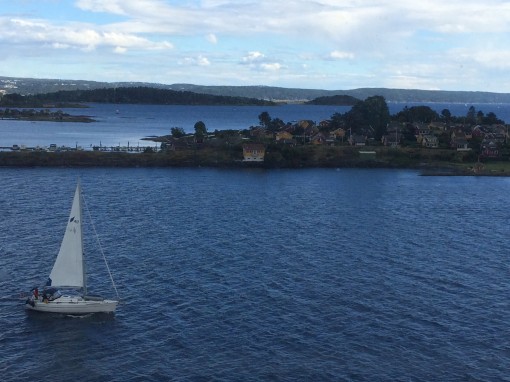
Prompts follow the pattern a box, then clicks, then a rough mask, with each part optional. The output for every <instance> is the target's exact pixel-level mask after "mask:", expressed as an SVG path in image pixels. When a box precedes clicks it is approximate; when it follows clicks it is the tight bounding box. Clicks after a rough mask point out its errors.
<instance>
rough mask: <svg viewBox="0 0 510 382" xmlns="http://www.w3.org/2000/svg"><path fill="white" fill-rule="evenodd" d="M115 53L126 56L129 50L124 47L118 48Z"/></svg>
mask: <svg viewBox="0 0 510 382" xmlns="http://www.w3.org/2000/svg"><path fill="white" fill-rule="evenodd" d="M113 51H114V52H115V53H118V54H124V53H126V52H127V49H126V48H125V47H123V46H116V47H115V49H114V50H113Z"/></svg>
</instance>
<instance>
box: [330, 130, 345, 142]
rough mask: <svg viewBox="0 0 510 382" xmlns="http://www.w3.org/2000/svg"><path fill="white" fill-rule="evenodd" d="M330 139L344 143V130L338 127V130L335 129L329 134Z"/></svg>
mask: <svg viewBox="0 0 510 382" xmlns="http://www.w3.org/2000/svg"><path fill="white" fill-rule="evenodd" d="M329 135H330V138H332V139H334V140H341V141H342V142H343V141H344V138H345V130H344V129H342V128H341V127H339V128H338V129H335V130H333V131H331V132H330V133H329Z"/></svg>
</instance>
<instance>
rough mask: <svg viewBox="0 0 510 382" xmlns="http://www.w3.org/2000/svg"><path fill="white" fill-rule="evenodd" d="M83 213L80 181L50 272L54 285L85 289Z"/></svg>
mask: <svg viewBox="0 0 510 382" xmlns="http://www.w3.org/2000/svg"><path fill="white" fill-rule="evenodd" d="M81 215H82V209H81V187H80V183H78V185H77V186H76V191H75V193H74V199H73V205H72V207H71V213H70V214H69V220H68V221H67V227H66V231H65V234H64V238H63V240H62V244H61V245H60V250H59V252H58V255H57V259H56V260H55V264H54V265H53V269H52V270H51V273H50V279H51V285H53V286H58V287H73V288H84V289H85V273H84V271H85V270H84V262H83V240H82V224H81V218H82V216H81Z"/></svg>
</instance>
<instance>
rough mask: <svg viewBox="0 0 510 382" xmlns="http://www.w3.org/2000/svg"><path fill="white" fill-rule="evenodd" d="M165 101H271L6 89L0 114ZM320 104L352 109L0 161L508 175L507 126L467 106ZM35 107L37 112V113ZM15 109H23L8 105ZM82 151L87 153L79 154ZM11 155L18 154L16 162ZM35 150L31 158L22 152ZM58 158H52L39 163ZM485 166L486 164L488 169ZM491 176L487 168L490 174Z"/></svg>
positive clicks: (135, 90)
mask: <svg viewBox="0 0 510 382" xmlns="http://www.w3.org/2000/svg"><path fill="white" fill-rule="evenodd" d="M112 97H116V100H117V101H118V102H125V103H163V101H165V102H166V103H167V104H168V103H172V102H175V100H179V102H182V100H183V99H185V100H186V102H190V103H191V104H202V103H204V104H214V105H224V104H242V105H245V104H252V103H253V104H257V105H259V106H260V105H264V104H266V105H267V106H271V105H272V101H271V102H270V101H267V100H266V101H263V102H262V103H260V100H256V99H252V98H243V97H231V96H214V97H213V96H211V95H204V94H194V93H191V92H188V91H185V92H182V91H181V92H179V91H173V90H168V89H159V88H158V89H153V88H150V87H125V88H122V89H120V88H117V89H111V88H110V89H92V90H86V91H81V90H80V91H59V92H57V93H39V94H32V95H21V94H18V93H8V94H4V96H3V97H2V98H1V99H0V106H3V107H4V109H3V110H2V109H0V115H3V118H21V119H29V118H33V119H36V120H37V119H38V120H53V121H55V120H64V119H66V120H68V121H73V120H75V121H76V122H85V121H86V122H92V120H90V121H89V120H86V118H87V117H86V116H70V115H68V114H66V113H63V112H62V111H61V110H58V111H49V109H44V106H45V105H46V106H48V105H54V104H56V103H58V104H59V105H63V106H64V107H65V104H66V103H72V104H73V105H76V103H77V102H112ZM307 102H310V103H320V104H328V102H330V103H331V104H338V103H339V102H340V103H343V104H344V105H347V104H348V105H349V106H352V107H351V109H350V110H349V111H347V112H346V113H335V114H334V115H332V116H331V117H330V118H329V119H326V120H323V121H312V120H301V121H297V122H286V121H282V120H280V119H279V118H273V117H271V115H270V111H271V110H270V109H268V110H269V111H265V112H262V113H261V114H260V115H259V124H258V125H256V126H249V127H246V128H244V129H239V130H215V131H213V132H211V131H208V130H207V126H206V125H205V124H204V123H203V122H202V121H197V122H196V124H195V126H194V130H195V131H194V133H191V134H186V133H185V132H184V131H183V129H182V128H179V127H174V128H171V129H170V131H169V134H168V135H165V136H162V137H148V138H146V141H153V142H152V143H149V142H148V144H147V145H146V146H143V147H141V146H136V147H103V146H101V145H99V146H94V147H91V148H87V150H83V149H82V148H80V147H74V148H72V147H56V145H51V146H50V147H36V148H29V147H24V146H18V145H14V146H13V147H10V148H3V149H4V152H2V153H0V154H1V156H0V165H13V164H14V165H16V163H17V164H18V165H38V162H37V161H38V160H41V158H44V160H43V161H42V163H45V164H46V165H76V161H75V160H74V159H73V157H72V155H70V154H72V152H82V153H81V154H80V156H79V165H116V166H117V165H157V166H169V165H172V166H173V165H186V166H193V165H211V166H233V165H234V166H238V165H240V164H241V163H244V164H250V163H251V164H252V165H259V166H263V167H268V168H273V167H293V168H294V167H353V166H357V167H405V168H407V167H410V168H416V167H417V166H424V165H425V166H429V167H436V168H439V167H441V168H445V167H449V168H451V167H455V168H457V169H459V168H460V169H462V171H461V172H465V171H466V170H467V171H472V172H475V173H476V172H482V170H483V169H484V168H488V166H489V163H492V164H494V163H498V164H499V165H504V166H503V169H502V170H498V171H500V172H502V173H504V175H506V174H507V171H509V170H508V169H507V168H506V167H507V165H506V163H508V162H509V159H510V145H509V140H508V138H509V137H508V125H507V124H506V123H505V122H504V121H503V120H501V119H499V118H498V117H497V116H496V115H495V114H494V113H492V112H489V113H487V114H485V113H484V111H483V110H476V109H475V107H474V106H471V107H470V108H469V110H468V112H467V114H466V115H462V116H454V115H452V114H451V112H450V111H449V110H448V109H444V110H442V111H441V112H440V113H437V112H436V111H434V110H432V109H431V108H430V107H428V106H412V107H405V108H404V109H403V110H402V111H400V112H398V113H397V114H395V115H390V113H389V109H388V105H387V100H386V99H385V97H384V96H381V95H374V96H369V97H367V98H365V99H364V100H360V99H356V98H353V97H352V96H338V95H333V96H331V97H327V96H320V98H317V99H314V100H310V101H307ZM38 105H40V107H38ZM16 107H18V108H19V107H21V110H17V109H15V108H16ZM84 151H90V153H84ZM7 152H9V153H25V155H24V156H21V157H20V156H18V159H16V157H15V156H14V157H13V156H12V155H6V154H7ZM30 152H37V153H38V154H37V156H35V157H34V156H33V155H32V156H30V155H28V154H27V153H30ZM43 152H47V153H50V154H51V155H55V154H59V153H63V152H66V153H68V154H67V155H65V156H63V157H60V158H58V159H55V157H54V156H48V157H43V156H41V155H42V154H41V153H43ZM94 153H143V154H150V155H151V156H149V157H148V156H147V155H143V158H144V159H143V160H142V159H134V157H136V156H134V157H133V156H130V159H129V160H127V161H125V162H124V163H122V160H121V159H120V158H119V157H117V158H115V159H113V157H105V156H103V157H98V156H94V155H93V154H94ZM489 167H490V166H489ZM491 171H492V170H491Z"/></svg>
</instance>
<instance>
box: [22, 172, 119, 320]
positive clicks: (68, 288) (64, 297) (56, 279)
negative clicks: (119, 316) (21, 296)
mask: <svg viewBox="0 0 510 382" xmlns="http://www.w3.org/2000/svg"><path fill="white" fill-rule="evenodd" d="M94 231H95V228H94ZM101 252H102V250H101ZM103 258H104V261H105V264H106V267H107V269H108V273H109V275H110V278H111V281H112V284H113V287H114V288H115V291H117V289H116V287H115V283H114V282H113V278H112V276H111V272H110V268H109V267H108V263H107V262H106V258H105V257H104V254H103ZM117 297H118V293H117ZM117 304H118V301H117V300H109V299H104V298H102V297H98V296H88V295H87V278H86V272H85V258H84V251H83V229H82V194H81V185H80V181H78V184H77V186H76V191H75V193H74V199H73V204H72V207H71V212H70V214H69V219H68V221H67V227H66V231H65V234H64V238H63V239H62V244H61V245H60V250H59V252H58V255H57V258H56V260H55V263H54V265H53V269H52V270H51V273H50V276H49V278H48V281H47V283H46V285H45V286H44V287H42V288H41V290H39V288H34V289H32V293H31V296H30V297H29V298H28V299H27V300H26V302H25V307H26V308H27V309H29V310H35V311H39V312H50V313H63V314H88V313H111V312H114V311H115V309H116V307H117Z"/></svg>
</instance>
